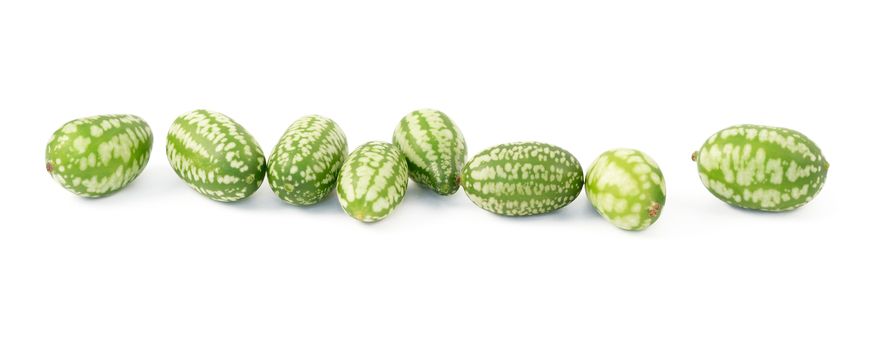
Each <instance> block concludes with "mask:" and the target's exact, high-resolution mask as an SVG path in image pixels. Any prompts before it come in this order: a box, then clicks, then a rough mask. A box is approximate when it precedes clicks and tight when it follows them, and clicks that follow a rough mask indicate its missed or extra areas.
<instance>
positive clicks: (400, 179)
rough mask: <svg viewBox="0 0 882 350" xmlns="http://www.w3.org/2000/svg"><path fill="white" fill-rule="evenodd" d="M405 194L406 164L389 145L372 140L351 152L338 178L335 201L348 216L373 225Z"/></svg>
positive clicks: (395, 149)
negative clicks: (337, 201) (338, 201)
mask: <svg viewBox="0 0 882 350" xmlns="http://www.w3.org/2000/svg"><path fill="white" fill-rule="evenodd" d="M406 191H407V161H405V160H404V155H403V154H401V151H399V150H398V147H395V146H394V145H392V144H389V143H386V142H381V141H372V142H368V143H366V144H364V145H362V146H360V147H358V148H356V149H355V151H353V152H352V154H350V155H349V158H348V159H346V162H345V163H343V168H342V169H341V170H340V176H339V177H338V179H337V198H338V199H339V200H340V206H342V207H343V210H344V211H345V212H346V214H349V216H351V217H353V218H355V219H356V220H359V221H362V222H374V221H379V220H382V219H383V218H385V217H387V216H389V214H391V213H392V210H394V209H395V207H396V206H398V204H399V203H401V200H402V199H404V193H405V192H406Z"/></svg>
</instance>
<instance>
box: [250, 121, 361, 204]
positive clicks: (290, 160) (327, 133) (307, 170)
mask: <svg viewBox="0 0 882 350" xmlns="http://www.w3.org/2000/svg"><path fill="white" fill-rule="evenodd" d="M348 153H349V150H348V148H347V144H346V135H345V134H343V129H341V128H340V126H339V125H337V123H335V122H334V121H333V120H330V119H328V118H325V117H322V116H318V115H309V116H305V117H302V118H300V119H297V120H296V121H294V123H292V124H291V126H289V127H288V130H286V131H285V134H283V135H282V138H281V139H280V140H279V143H277V144H276V146H275V147H273V151H272V153H270V156H269V160H267V176H266V177H267V182H269V185H270V188H272V189H273V192H275V193H276V195H278V196H279V198H281V199H282V200H284V201H286V202H288V203H291V204H295V205H312V204H315V203H318V202H319V201H320V200H322V199H324V198H325V197H326V196H327V195H328V193H330V192H331V189H333V188H334V185H336V184H337V173H338V172H340V167H342V166H343V161H344V160H346V155H347V154H348Z"/></svg>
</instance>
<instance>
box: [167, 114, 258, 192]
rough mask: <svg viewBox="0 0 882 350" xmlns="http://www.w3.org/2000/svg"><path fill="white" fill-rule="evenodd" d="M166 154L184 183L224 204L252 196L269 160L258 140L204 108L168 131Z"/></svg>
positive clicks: (175, 124)
mask: <svg viewBox="0 0 882 350" xmlns="http://www.w3.org/2000/svg"><path fill="white" fill-rule="evenodd" d="M165 151H166V155H167V156H168V161H169V163H171V166H172V168H173V169H174V170H175V173H176V174H178V176H179V177H180V178H181V179H182V180H184V182H186V183H187V184H188V185H190V187H192V188H193V189H194V190H196V191H197V192H199V193H201V194H203V195H205V196H206V197H208V198H211V199H213V200H216V201H220V202H233V201H237V200H240V199H242V198H245V197H248V196H250V195H251V194H252V193H254V191H257V189H258V188H259V187H260V184H261V183H262V182H263V177H264V174H265V173H266V160H265V159H264V157H263V151H262V150H261V149H260V145H258V144H257V141H255V140H254V137H252V136H251V134H249V133H248V131H246V130H245V128H243V127H242V126H241V125H239V124H238V123H236V122H235V121H233V120H232V119H230V118H229V117H227V116H225V115H223V114H221V113H217V112H210V111H206V110H202V109H200V110H195V111H193V112H190V113H187V114H184V115H181V116H179V117H178V118H177V119H175V121H174V122H173V123H172V125H171V127H170V128H169V129H168V137H167V143H166V147H165Z"/></svg>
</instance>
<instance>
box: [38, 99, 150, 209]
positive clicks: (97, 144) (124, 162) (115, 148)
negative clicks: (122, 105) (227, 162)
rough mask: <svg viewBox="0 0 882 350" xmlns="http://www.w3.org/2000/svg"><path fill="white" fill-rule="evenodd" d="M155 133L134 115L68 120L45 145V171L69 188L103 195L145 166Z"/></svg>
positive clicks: (82, 194)
mask: <svg viewBox="0 0 882 350" xmlns="http://www.w3.org/2000/svg"><path fill="white" fill-rule="evenodd" d="M152 148H153V132H152V131H151V130H150V126H148V125H147V123H146V122H144V120H143V119H141V118H138V117H136V116H133V115H126V114H115V115H99V116H94V117H89V118H82V119H76V120H72V121H69V122H67V123H65V124H64V125H63V126H62V127H61V128H59V129H58V130H56V131H55V133H54V134H52V138H51V139H50V140H49V144H47V145H46V170H47V171H48V172H49V174H51V175H52V177H53V178H54V179H55V180H56V181H58V183H60V184H61V185H62V186H64V188H66V189H67V190H68V191H71V192H73V193H74V194H76V195H79V196H83V197H103V196H106V195H109V194H111V193H113V192H116V191H118V190H120V189H122V188H123V187H125V186H126V185H128V184H129V183H131V182H132V180H134V179H135V178H136V177H138V174H140V173H141V171H142V170H144V167H145V166H146V165H147V161H148V160H150V150H151V149H152Z"/></svg>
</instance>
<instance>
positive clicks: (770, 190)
mask: <svg viewBox="0 0 882 350" xmlns="http://www.w3.org/2000/svg"><path fill="white" fill-rule="evenodd" d="M693 160H695V161H696V163H697V165H698V174H699V177H700V178H701V182H702V183H703V184H704V186H705V187H706V188H707V189H708V190H709V191H710V192H711V193H712V194H713V195H714V196H716V197H717V198H719V199H721V200H722V201H724V202H726V203H728V204H731V205H733V206H737V207H741V208H746V209H755V210H762V211H788V210H793V209H796V208H799V207H801V206H803V205H805V204H806V203H808V202H809V201H811V200H812V199H813V198H815V196H817V194H818V192H820V191H821V188H823V187H824V180H825V179H826V178H827V169H828V168H829V166H830V165H829V164H828V163H827V160H826V159H825V158H824V155H823V154H821V150H820V149H819V148H818V146H817V145H815V143H814V142H812V141H811V140H810V139H809V138H808V137H806V136H805V135H803V134H801V133H799V132H797V131H794V130H790V129H785V128H776V127H769V126H761V125H736V126H733V127H730V128H726V129H723V130H721V131H719V132H717V133H716V134H714V135H713V136H711V137H710V138H708V140H707V141H706V142H705V143H704V145H703V146H702V147H701V149H700V150H699V151H698V152H696V153H694V154H693Z"/></svg>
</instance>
